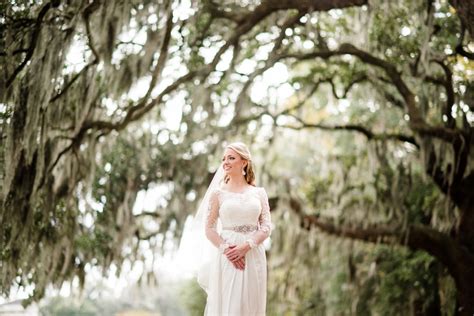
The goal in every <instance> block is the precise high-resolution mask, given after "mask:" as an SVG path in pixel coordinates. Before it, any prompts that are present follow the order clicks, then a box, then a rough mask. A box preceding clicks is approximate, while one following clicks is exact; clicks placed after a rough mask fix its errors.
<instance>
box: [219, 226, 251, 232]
mask: <svg viewBox="0 0 474 316" xmlns="http://www.w3.org/2000/svg"><path fill="white" fill-rule="evenodd" d="M222 229H225V230H233V231H234V232H238V233H250V232H254V231H256V230H257V229H258V227H257V225H239V226H227V227H223V228H222Z"/></svg>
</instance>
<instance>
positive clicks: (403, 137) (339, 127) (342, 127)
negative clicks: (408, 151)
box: [278, 115, 420, 148]
mask: <svg viewBox="0 0 474 316" xmlns="http://www.w3.org/2000/svg"><path fill="white" fill-rule="evenodd" d="M292 117H294V118H295V119H296V120H298V122H299V125H298V126H292V125H278V126H280V127H286V128H291V129H296V130H301V129H305V128H316V129H322V130H327V131H331V130H334V131H336V130H346V131H354V132H359V133H361V134H363V135H364V136H365V137H367V139H368V140H387V139H393V140H398V141H402V142H407V143H410V144H412V145H415V146H416V147H417V148H419V147H420V146H419V145H418V143H417V142H416V140H415V138H414V137H412V136H407V135H403V134H398V133H382V134H376V133H374V132H372V131H371V130H369V129H368V128H366V127H364V126H361V125H356V124H348V125H324V124H313V123H307V122H304V121H303V120H302V119H301V118H299V117H296V116H293V115H292Z"/></svg>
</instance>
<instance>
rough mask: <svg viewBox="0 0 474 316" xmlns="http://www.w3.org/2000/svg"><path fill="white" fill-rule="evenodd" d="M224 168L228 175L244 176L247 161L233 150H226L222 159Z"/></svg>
mask: <svg viewBox="0 0 474 316" xmlns="http://www.w3.org/2000/svg"><path fill="white" fill-rule="evenodd" d="M222 163H223V168H224V171H225V173H226V174H228V175H231V174H242V169H243V168H244V166H245V165H246V162H245V160H243V159H242V157H240V155H239V154H238V153H237V152H236V151H235V150H233V149H230V148H226V150H225V152H224V157H223V158H222Z"/></svg>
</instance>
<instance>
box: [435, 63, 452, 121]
mask: <svg viewBox="0 0 474 316" xmlns="http://www.w3.org/2000/svg"><path fill="white" fill-rule="evenodd" d="M433 61H434V62H435V63H437V64H438V65H440V66H441V68H443V71H444V75H445V77H446V79H445V80H443V81H442V82H443V86H444V88H445V89H446V96H447V98H446V106H445V108H444V111H443V114H444V115H446V118H447V121H446V126H447V127H451V128H452V127H455V126H456V121H455V120H454V118H453V116H452V115H451V110H452V108H453V105H454V89H453V73H452V71H451V69H449V67H448V66H447V65H445V64H444V63H443V62H442V61H440V60H433Z"/></svg>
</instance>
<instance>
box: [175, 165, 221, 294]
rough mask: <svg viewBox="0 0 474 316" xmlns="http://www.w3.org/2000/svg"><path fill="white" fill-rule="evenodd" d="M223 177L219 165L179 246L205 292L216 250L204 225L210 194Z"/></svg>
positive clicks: (219, 226) (218, 224) (219, 227)
mask: <svg viewBox="0 0 474 316" xmlns="http://www.w3.org/2000/svg"><path fill="white" fill-rule="evenodd" d="M224 175H225V172H224V169H223V168H222V164H219V167H218V168H217V170H216V173H215V174H214V177H213V178H212V181H211V183H210V184H209V187H208V188H207V191H206V193H205V194H204V197H203V198H202V200H201V202H200V203H199V206H198V209H197V211H196V215H195V216H194V218H193V220H192V222H191V225H186V226H185V228H184V231H183V237H182V239H181V243H180V246H179V253H181V255H182V256H183V258H185V260H188V262H186V265H187V266H188V268H190V270H191V272H192V273H193V275H195V276H196V277H197V281H198V283H199V285H200V286H201V287H202V288H203V289H204V290H206V291H207V287H208V280H209V269H210V263H211V258H213V257H215V254H216V252H218V249H217V248H216V247H215V246H214V245H213V244H212V243H211V242H210V241H209V240H208V239H207V237H206V232H205V224H206V218H207V214H208V212H209V199H210V197H211V193H212V192H213V191H214V190H215V189H217V188H218V187H219V186H220V185H221V183H222V182H223V180H224ZM220 230H221V223H220V221H218V223H217V231H218V232H220Z"/></svg>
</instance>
